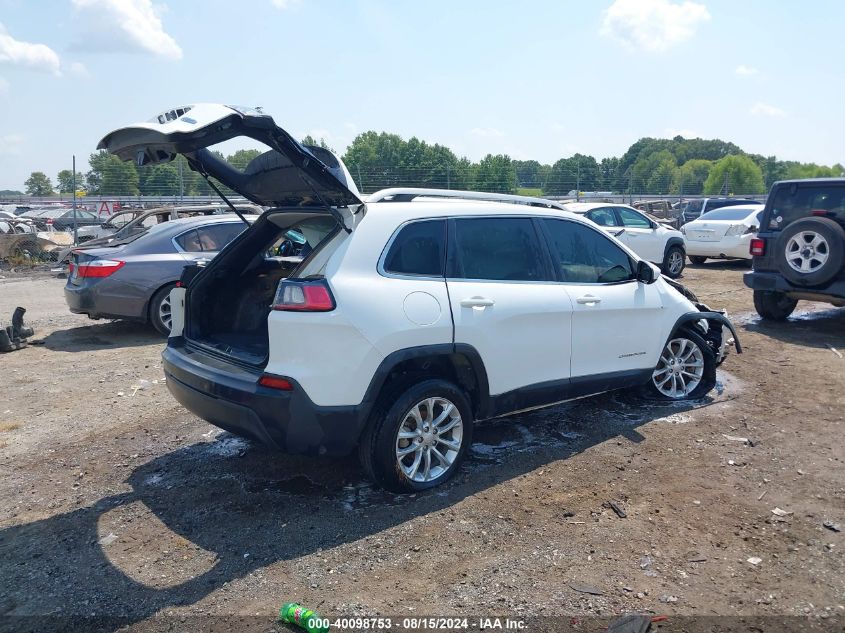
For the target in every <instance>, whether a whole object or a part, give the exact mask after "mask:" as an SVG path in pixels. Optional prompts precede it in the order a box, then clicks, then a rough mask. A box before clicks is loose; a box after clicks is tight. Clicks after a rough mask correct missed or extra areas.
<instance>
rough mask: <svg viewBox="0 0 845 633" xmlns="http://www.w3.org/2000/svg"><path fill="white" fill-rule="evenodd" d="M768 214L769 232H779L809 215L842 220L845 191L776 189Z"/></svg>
mask: <svg viewBox="0 0 845 633" xmlns="http://www.w3.org/2000/svg"><path fill="white" fill-rule="evenodd" d="M770 208H771V211H769V228H770V229H774V230H779V229H782V228H783V227H785V226H786V225H787V224H790V223H792V222H794V221H795V220H799V219H801V218H804V217H807V216H808V215H826V216H829V217H835V218H837V219H839V220H840V221H841V220H842V219H845V187H843V186H842V185H839V186H836V185H832V184H831V185H812V186H799V185H797V184H793V185H784V186H782V187H780V188H778V190H777V192H776V193H775V196H774V200H772V203H771V207H770Z"/></svg>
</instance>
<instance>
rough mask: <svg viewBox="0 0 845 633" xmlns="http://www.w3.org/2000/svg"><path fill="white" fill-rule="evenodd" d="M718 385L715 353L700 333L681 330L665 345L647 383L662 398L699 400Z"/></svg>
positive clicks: (653, 395)
mask: <svg viewBox="0 0 845 633" xmlns="http://www.w3.org/2000/svg"><path fill="white" fill-rule="evenodd" d="M715 386H716V354H715V352H714V351H713V348H711V347H710V346H709V345H708V344H707V342H706V341H705V340H704V337H702V336H701V335H700V334H698V332H694V331H693V330H691V329H687V328H684V329H681V330H679V331H677V332H675V333H674V334H673V335H672V336H671V337H670V338H669V341H668V342H667V343H666V346H665V347H664V348H663V352H662V353H661V354H660V360H659V361H657V367H655V368H654V371H653V372H652V374H651V380H650V381H649V382H648V384H647V385H646V391H647V394H648V395H650V396H652V397H656V398H658V399H660V400H696V399H698V398H702V397H704V396H705V395H706V394H707V393H709V392H710V390H711V389H713V387H715Z"/></svg>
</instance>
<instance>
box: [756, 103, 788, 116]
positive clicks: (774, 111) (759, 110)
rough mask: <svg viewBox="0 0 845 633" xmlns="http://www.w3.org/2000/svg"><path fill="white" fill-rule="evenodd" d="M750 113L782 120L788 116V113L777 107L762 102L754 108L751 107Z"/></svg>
mask: <svg viewBox="0 0 845 633" xmlns="http://www.w3.org/2000/svg"><path fill="white" fill-rule="evenodd" d="M749 112H750V113H751V114H753V115H754V116H768V117H773V118H780V117H784V116H786V112H784V111H783V110H781V109H780V108H778V107H775V106H773V105H769V104H768V103H763V102H761V101H758V102H757V103H755V104H754V105H753V106H751V109H750V110H749Z"/></svg>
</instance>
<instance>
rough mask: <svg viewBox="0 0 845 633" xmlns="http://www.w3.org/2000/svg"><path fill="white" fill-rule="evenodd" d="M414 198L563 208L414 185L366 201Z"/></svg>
mask: <svg viewBox="0 0 845 633" xmlns="http://www.w3.org/2000/svg"><path fill="white" fill-rule="evenodd" d="M414 198H446V199H453V200H484V201H488V202H506V203H508V204H524V205H527V206H530V207H543V208H545V209H561V210H564V209H563V207H562V206H561V205H560V204H559V203H557V202H554V201H552V200H546V199H545V198H534V197H532V196H515V195H512V194H509V193H486V192H483V191H461V190H458V189H423V188H416V187H393V188H390V189H382V190H380V191H376V192H375V193H372V194H370V195H369V196H367V199H366V202H412V201H413V200H414Z"/></svg>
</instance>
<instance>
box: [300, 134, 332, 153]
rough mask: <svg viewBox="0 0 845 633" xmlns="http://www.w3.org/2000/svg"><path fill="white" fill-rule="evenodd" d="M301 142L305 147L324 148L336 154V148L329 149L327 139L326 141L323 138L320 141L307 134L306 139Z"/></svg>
mask: <svg viewBox="0 0 845 633" xmlns="http://www.w3.org/2000/svg"><path fill="white" fill-rule="evenodd" d="M299 142H300V143H302V144H303V145H309V146H311V147H322V148H323V149H327V150H329V151H330V152H331V153H333V154H334V153H335V151H334V148H332V147H329V144H328V143H326V139H324V138H323V137H322V136H321V137H320V140H319V141H318V140H317V139H315V138H314V137H313V136H311V135H310V134H306V135H305V138H304V139H302V140H301V141H299Z"/></svg>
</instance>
